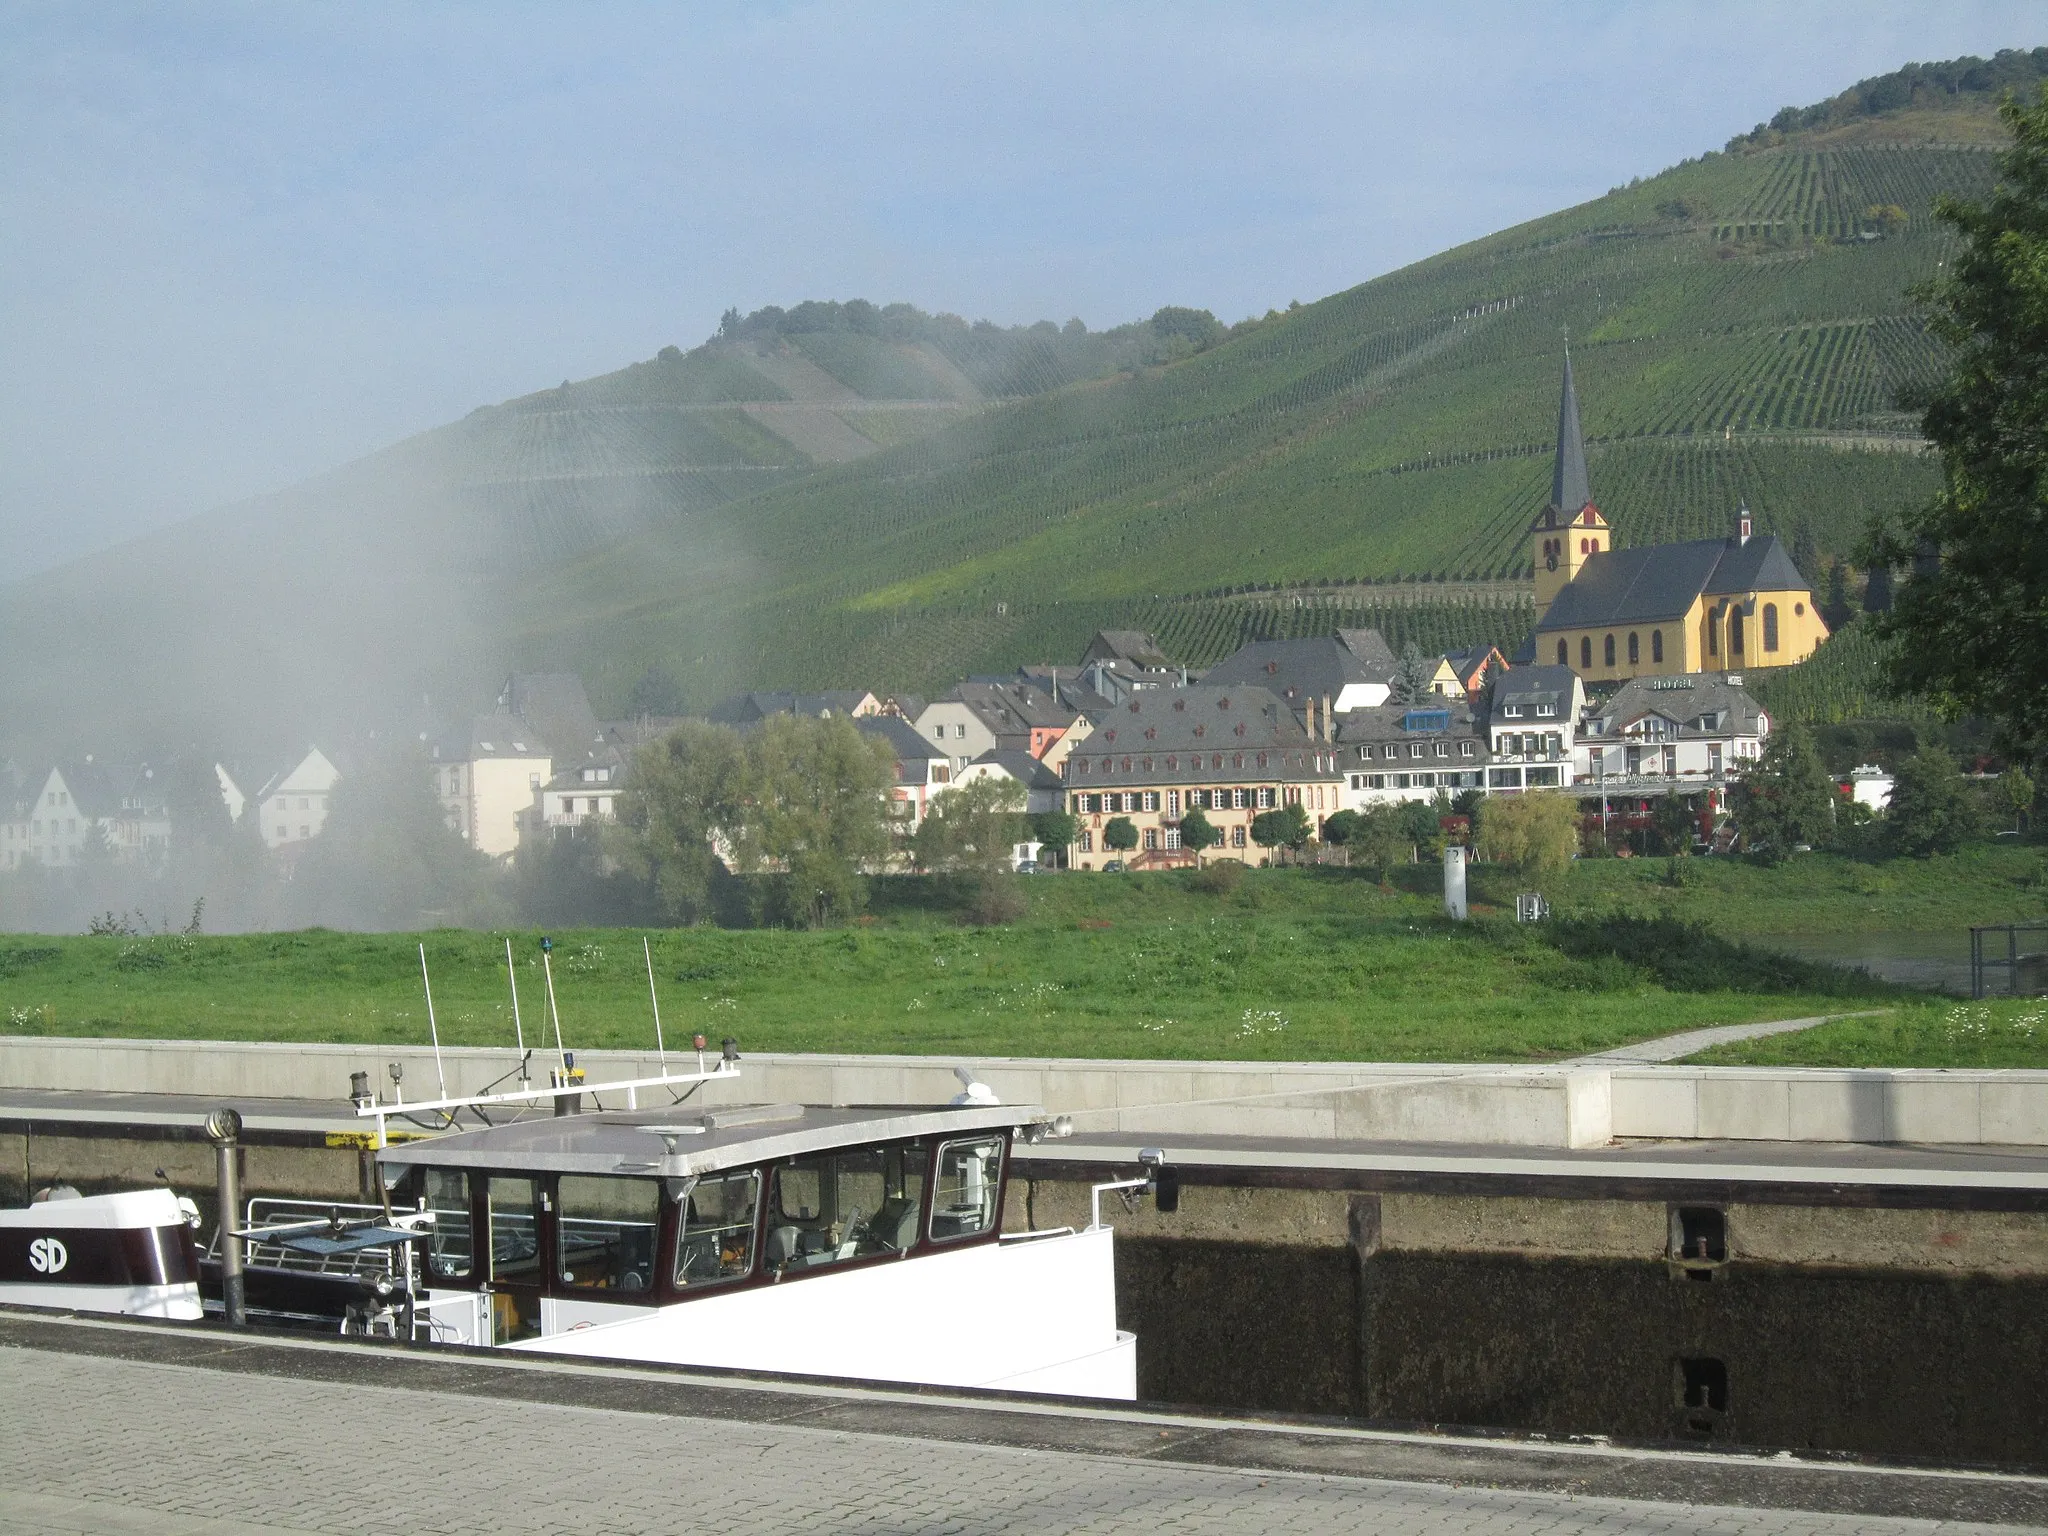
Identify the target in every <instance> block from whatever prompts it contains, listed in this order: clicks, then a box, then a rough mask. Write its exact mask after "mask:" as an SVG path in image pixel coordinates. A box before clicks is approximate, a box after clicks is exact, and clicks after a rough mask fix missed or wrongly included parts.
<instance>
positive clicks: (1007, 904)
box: [960, 875, 1031, 928]
mask: <svg viewBox="0 0 2048 1536" xmlns="http://www.w3.org/2000/svg"><path fill="white" fill-rule="evenodd" d="M1030 908H1031V904H1030V903H1029V902H1028V901H1026V900H1025V899H1024V892H1023V890H1022V889H1021V888H1020V887H1019V886H1018V884H1017V882H1016V881H1015V880H1014V879H1009V878H1006V877H1004V876H1002V875H985V876H983V877H982V878H981V879H980V880H977V881H976V882H975V884H974V890H973V892H972V893H971V894H970V895H969V896H968V898H967V903H966V905H965V906H964V907H963V908H962V909H961V914H960V915H961V918H962V920H963V921H965V922H969V923H972V924H973V925H974V926H975V927H977V928H995V927H999V926H1000V925H1002V924H1004V923H1014V922H1016V921H1017V919H1018V918H1020V917H1022V916H1024V914H1025V913H1026V912H1028V911H1029V910H1030Z"/></svg>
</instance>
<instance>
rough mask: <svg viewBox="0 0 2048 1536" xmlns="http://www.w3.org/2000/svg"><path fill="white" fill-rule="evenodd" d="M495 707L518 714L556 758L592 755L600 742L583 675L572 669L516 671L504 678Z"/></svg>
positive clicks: (567, 759)
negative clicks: (581, 676)
mask: <svg viewBox="0 0 2048 1536" xmlns="http://www.w3.org/2000/svg"><path fill="white" fill-rule="evenodd" d="M498 707H499V708H500V709H501V710H508V711H510V712H511V713H512V714H515V715H518V716H520V717H522V718H523V719H524V720H525V721H526V724H527V729H528V730H529V731H530V732H532V733H533V734H534V735H536V736H538V737H539V738H540V739H539V742H538V743H537V744H538V745H539V746H540V747H541V748H542V749H543V750H544V751H545V752H546V753H547V755H548V756H550V757H552V758H554V759H555V760H556V761H557V762H573V761H576V760H578V759H581V758H586V757H589V756H592V755H593V754H594V753H596V752H597V751H598V750H599V749H601V748H602V747H603V746H604V734H603V732H602V731H600V730H599V729H598V724H597V716H596V714H595V713H594V712H592V710H591V708H590V698H589V695H587V694H586V693H584V691H583V679H582V678H580V677H578V676H577V675H576V674H575V673H574V672H519V673H514V674H513V676H512V677H511V678H510V679H509V680H508V681H507V682H506V684H505V691H504V693H503V694H501V695H500V696H499V699H498Z"/></svg>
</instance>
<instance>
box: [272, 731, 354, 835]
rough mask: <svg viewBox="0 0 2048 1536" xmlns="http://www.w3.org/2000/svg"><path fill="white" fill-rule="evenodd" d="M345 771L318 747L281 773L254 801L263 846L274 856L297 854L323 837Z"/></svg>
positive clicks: (273, 777)
mask: <svg viewBox="0 0 2048 1536" xmlns="http://www.w3.org/2000/svg"><path fill="white" fill-rule="evenodd" d="M340 782H341V770H340V769H338V768H336V767H335V766H334V764H333V762H332V761H331V760H330V759H329V758H328V756H327V754H326V753H324V752H322V751H321V750H320V749H319V748H318V747H308V748H307V749H306V752H305V755H304V756H303V757H300V758H299V759H298V760H297V761H295V762H293V763H291V764H289V765H288V766H286V767H284V768H281V769H279V770H278V771H277V772H276V773H274V774H272V775H271V776H270V777H269V778H268V779H267V780H265V781H264V784H263V787H262V788H261V789H259V790H257V791H256V793H255V795H254V796H253V797H252V798H251V802H250V803H251V805H253V807H254V809H255V812H256V826H257V830H258V831H259V832H261V833H262V835H263V846H264V847H266V848H268V849H270V850H271V852H273V853H278V852H284V853H296V852H297V851H298V850H299V849H301V848H303V847H304V845H305V844H307V843H309V842H311V841H312V840H313V839H314V838H316V837H318V836H319V835H320V832H321V829H322V828H323V827H325V826H326V825H327V810H328V805H329V802H330V801H331V800H332V798H333V795H334V786H335V785H336V784H338V783H340Z"/></svg>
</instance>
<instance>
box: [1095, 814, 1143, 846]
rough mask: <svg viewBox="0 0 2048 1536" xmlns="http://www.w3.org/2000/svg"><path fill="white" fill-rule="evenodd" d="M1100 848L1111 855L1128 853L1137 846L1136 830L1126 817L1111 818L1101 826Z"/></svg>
mask: <svg viewBox="0 0 2048 1536" xmlns="http://www.w3.org/2000/svg"><path fill="white" fill-rule="evenodd" d="M1102 846H1103V847H1105V848H1107V849H1108V850H1109V851H1110V852H1112V853H1129V852H1130V851H1131V850H1132V849H1133V848H1135V847H1137V846H1138V828H1137V826H1136V824H1134V823H1133V822H1132V820H1131V818H1130V817H1128V816H1112V817H1110V818H1109V820H1108V821H1106V822H1104V823H1103V824H1102Z"/></svg>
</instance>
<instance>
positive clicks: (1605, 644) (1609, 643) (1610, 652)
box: [1600, 635, 1614, 667]
mask: <svg viewBox="0 0 2048 1536" xmlns="http://www.w3.org/2000/svg"><path fill="white" fill-rule="evenodd" d="M1600 660H1601V662H1602V663H1604V664H1605V665H1607V666H1610V667H1611V666H1613V665H1614V636H1612V635H1609V636H1608V637H1607V638H1606V639H1605V640H1603V641H1601V642H1600Z"/></svg>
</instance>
